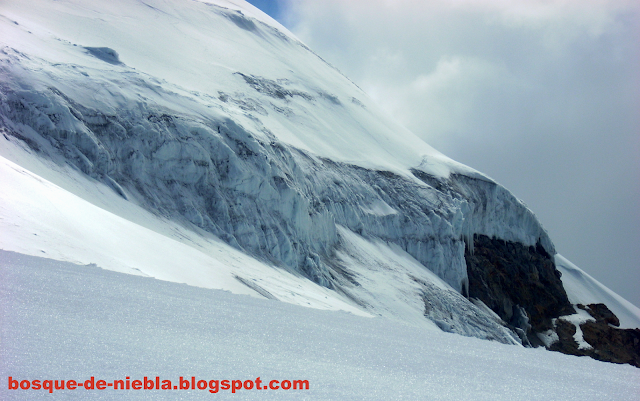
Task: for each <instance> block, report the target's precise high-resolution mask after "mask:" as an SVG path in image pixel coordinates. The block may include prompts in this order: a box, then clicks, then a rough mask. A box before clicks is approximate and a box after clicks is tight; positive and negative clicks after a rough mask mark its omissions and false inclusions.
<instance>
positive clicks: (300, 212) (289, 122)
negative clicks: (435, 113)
mask: <svg viewBox="0 0 640 401" xmlns="http://www.w3.org/2000/svg"><path fill="white" fill-rule="evenodd" d="M36 3H38V7H30V6H27V5H25V4H23V3H21V2H19V1H7V2H4V3H3V4H2V6H0V22H1V25H0V27H1V31H0V33H1V34H0V46H1V48H0V131H2V133H3V135H4V136H5V138H7V139H8V138H10V137H11V138H13V139H15V140H18V141H21V143H23V144H24V146H25V147H26V148H27V149H29V151H31V152H33V154H35V155H37V157H41V158H48V159H51V160H55V161H57V162H59V163H67V164H69V165H71V166H73V168H75V169H76V170H77V171H79V172H81V173H82V174H85V175H87V176H90V177H92V178H93V179H95V180H98V181H100V182H102V183H104V184H106V185H108V186H109V187H110V188H112V190H113V191H114V192H115V193H117V194H118V195H119V196H121V197H122V198H124V199H127V200H129V201H130V202H134V203H137V204H139V205H142V206H143V207H144V208H146V209H148V210H151V211H153V212H154V213H156V214H158V215H161V216H164V217H166V218H168V219H172V220H176V221H179V222H181V223H183V224H185V225H187V226H189V225H193V226H195V227H198V228H199V229H203V230H206V231H208V232H210V233H212V234H214V235H216V236H218V237H219V238H221V239H222V240H224V241H225V242H227V243H228V244H231V245H232V246H234V247H236V248H238V249H240V250H242V251H244V252H246V253H248V254H251V255H253V256H255V257H257V258H259V259H261V260H263V261H264V262H265V263H268V264H271V265H274V266H280V267H284V268H286V269H287V270H289V271H291V272H294V273H296V274H301V275H304V276H305V277H307V278H309V279H310V280H312V281H314V282H315V283H317V284H319V285H321V286H324V287H327V288H329V289H332V290H335V291H336V292H338V293H340V294H344V295H345V296H346V297H347V298H348V299H350V300H351V302H353V303H354V304H356V305H359V306H360V307H362V308H364V309H369V310H373V311H377V310H383V309H385V308H387V309H388V308H389V304H383V303H381V302H382V301H379V299H378V298H377V296H376V292H375V286H374V285H371V286H368V285H367V284H366V282H367V280H366V275H367V273H366V269H374V265H375V264H382V263H383V262H381V260H382V259H380V258H378V259H375V258H374V259H372V260H371V263H370V264H369V266H368V267H367V266H364V267H363V268H362V269H360V270H359V271H358V272H356V271H354V270H353V268H352V266H354V263H356V262H354V263H346V262H345V260H347V259H349V258H352V259H353V255H355V254H358V252H360V251H362V249H364V248H362V247H361V248H358V247H357V246H356V245H354V244H357V243H359V242H358V241H361V240H362V241H365V242H367V241H368V243H369V244H376V243H378V244H385V245H384V246H391V247H397V248H398V249H401V250H402V251H404V252H406V253H407V254H409V255H411V257H413V258H414V259H415V260H416V261H417V262H419V264H421V265H422V266H421V269H423V272H422V273H421V272H417V273H411V274H409V273H406V275H405V276H403V277H410V278H411V279H410V280H409V281H410V283H409V284H406V285H407V286H411V287H410V288H411V291H413V294H414V295H412V298H411V301H407V302H408V303H410V304H412V305H414V304H415V305H414V306H412V308H414V309H415V310H417V311H418V313H421V314H422V315H424V316H426V317H427V318H429V319H431V320H432V321H434V322H435V323H436V324H437V325H438V327H440V328H441V329H443V330H445V331H451V332H456V333H459V334H464V335H471V336H476V337H480V338H490V339H494V340H498V341H502V342H507V343H516V342H522V341H525V342H526V335H525V336H522V335H521V336H519V337H518V336H516V335H515V334H513V333H517V332H518V331H517V330H516V329H519V330H521V331H522V330H524V331H526V330H527V327H528V328H529V329H530V327H531V325H529V326H527V325H528V323H527V322H528V319H529V318H530V317H531V314H532V312H531V311H528V310H525V309H522V307H523V306H525V305H524V304H522V303H520V304H517V303H513V302H512V301H509V302H512V303H513V305H511V304H509V305H508V308H507V309H508V311H506V309H505V314H504V316H498V315H499V314H498V315H496V314H495V313H494V311H491V310H489V308H487V306H486V305H485V303H486V302H488V301H486V300H485V303H483V302H480V301H478V300H475V301H474V302H475V303H472V302H470V301H469V300H468V299H467V297H469V295H470V294H469V290H470V283H469V273H468V271H469V269H470V267H469V266H468V265H469V261H468V259H469V255H473V254H474V248H475V244H476V242H477V240H478V239H481V238H492V239H493V240H494V241H502V242H503V243H514V244H518V245H519V246H522V247H524V249H531V250H534V251H536V252H537V253H539V254H543V255H546V257H547V259H549V258H550V257H551V256H552V255H554V254H555V253H556V252H555V249H554V246H553V244H552V242H551V240H550V239H549V236H548V235H547V233H546V231H545V230H544V228H543V227H542V226H541V225H540V223H539V222H538V220H537V219H536V217H535V216H534V214H533V213H532V212H531V211H530V210H529V209H528V208H527V207H526V206H525V205H524V204H523V203H522V202H521V201H519V200H518V199H516V198H515V197H514V196H513V195H512V194H511V193H510V192H509V191H508V190H506V189H505V188H504V187H502V186H501V185H499V184H498V183H496V182H494V181H493V180H492V179H490V178H489V177H486V176H484V175H483V174H481V173H479V172H477V171H475V170H473V169H471V168H469V167H466V166H463V165H461V164H459V163H457V162H455V161H452V160H450V159H448V158H447V157H445V156H443V155H442V154H440V153H439V152H437V151H435V150H434V149H432V148H431V147H429V146H428V145H427V144H425V143H424V142H422V141H421V140H420V139H418V138H417V137H415V136H414V135H413V134H411V133H410V132H408V131H407V130H406V129H404V128H403V127H401V126H400V125H398V124H397V123H395V122H394V121H393V120H391V119H390V118H388V117H386V116H384V114H383V113H381V112H380V111H379V110H378V109H377V107H376V106H375V104H373V103H372V102H371V100H370V99H369V98H368V97H367V96H366V95H365V94H364V93H363V92H362V91H361V90H360V89H359V88H358V87H357V86H356V85H354V84H353V83H351V82H350V81H349V80H348V79H347V78H345V77H344V76H343V75H342V74H340V72H339V71H337V70H336V69H334V68H333V67H331V66H330V65H329V64H327V63H326V62H324V61H323V60H322V59H321V58H320V57H318V56H317V55H315V54H314V53H313V52H312V51H311V50H310V49H308V48H307V47H306V46H305V45H304V44H302V43H301V42H300V41H298V40H297V39H296V38H295V37H293V35H291V34H290V33H288V32H286V30H285V29H284V28H282V27H281V26H279V25H278V24H277V23H275V22H274V21H271V20H270V19H269V18H268V17H266V16H264V15H262V14H260V13H259V12H258V11H257V10H255V9H252V8H251V6H249V5H247V4H245V5H242V6H237V5H236V4H235V3H237V2H234V3H231V2H226V1H223V0H220V1H215V2H201V1H189V2H187V1H180V2H165V1H162V0H150V1H147V2H135V1H131V0H117V1H113V2H91V1H88V0H73V1H69V2H66V3H64V4H61V3H58V2H54V1H49V0H41V1H37V2H36ZM98 16H99V17H98ZM133 21H135V22H133ZM354 235H355V237H353V236H354ZM362 246H364V245H362ZM380 246H383V245H380ZM486 248H487V247H486V243H485V244H484V245H483V249H484V251H486ZM358 249H359V250H360V251H358ZM532 252H533V251H532ZM465 253H466V255H467V257H466V258H465ZM523 257H524V258H529V259H530V258H531V256H530V255H529V254H527V253H526V252H525V256H523ZM363 258H364V256H363V255H361V257H360V260H362V259H363ZM355 259H357V258H355ZM549 260H550V259H549ZM385 263H386V262H385ZM515 263H517V262H515ZM545 263H546V262H545ZM549 263H550V264H549V265H547V269H551V270H549V271H550V273H548V274H547V273H545V274H546V276H549V277H551V279H554V278H553V277H555V279H554V280H556V282H555V284H554V285H555V287H554V288H556V290H557V292H559V294H556V295H557V297H556V298H557V299H556V298H554V299H555V301H554V302H557V303H558V305H556V306H557V307H555V306H554V307H549V310H551V311H552V312H551V315H548V316H544V319H545V322H546V321H549V320H550V319H551V318H555V317H558V316H559V313H560V312H559V311H560V310H563V308H564V310H566V307H567V306H568V301H567V297H566V294H564V290H563V289H562V285H561V284H558V283H559V275H557V277H556V276H555V273H554V272H555V265H554V264H553V261H551V262H549ZM388 264H392V262H391V261H390V262H388ZM474 266H475V265H474ZM374 270H375V269H374ZM507 270H508V269H507ZM533 270H535V268H533ZM432 273H433V274H435V276H437V277H438V279H437V280H442V283H440V282H438V283H439V284H437V285H436V284H434V283H435V282H436V281H437V280H436V279H430V278H429V277H431V276H430V274H432ZM511 273H513V272H511ZM505 274H507V275H508V274H509V271H507V272H506V273H505ZM514 274H515V273H514ZM418 276H420V277H418ZM546 276H545V277H546ZM434 280H435V281H434ZM471 288H475V287H474V286H473V285H471ZM491 294H493V295H491V297H493V298H491V297H488V298H487V299H493V300H494V301H495V303H496V305H497V304H498V303H500V302H503V298H504V294H502V293H501V294H502V295H496V293H495V292H492V293H491ZM500 297H502V298H500ZM511 298H514V297H511ZM511 298H509V299H511ZM377 302H378V303H377ZM505 302H506V301H505ZM416 305H418V306H416ZM535 305H536V301H535V300H531V302H529V304H527V305H526V307H528V308H535ZM500 307H502V305H500ZM518 308H520V309H518ZM569 308H570V306H569ZM492 309H495V308H492ZM521 309H522V311H523V312H518V311H520V310H521ZM532 310H533V309H532ZM514 311H515V312H516V315H517V313H520V314H521V315H522V316H520V315H517V316H520V317H521V319H520V320H518V319H515V320H513V319H512V318H513V314H514ZM390 313H392V312H390ZM527 314H528V316H527ZM517 316H516V317H517ZM510 319H511V320H512V321H511V322H510V321H509V320H510ZM506 326H508V327H509V328H511V329H512V330H513V332H510V331H509V330H507V329H506ZM548 326H549V325H548V324H543V325H542V326H540V327H541V328H540V330H542V328H544V329H545V330H546V329H548V328H549V327H548Z"/></svg>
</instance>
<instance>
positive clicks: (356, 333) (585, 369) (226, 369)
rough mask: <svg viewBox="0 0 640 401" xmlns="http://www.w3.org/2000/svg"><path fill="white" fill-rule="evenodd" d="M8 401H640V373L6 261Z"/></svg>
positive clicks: (7, 256)
mask: <svg viewBox="0 0 640 401" xmlns="http://www.w3.org/2000/svg"><path fill="white" fill-rule="evenodd" d="M0 277H2V280H0V321H1V322H3V324H2V326H0V330H1V331H0V337H1V338H2V341H3V343H2V344H3V346H2V348H0V376H1V377H2V378H3V379H2V385H0V398H2V399H3V400H31V399H51V398H52V397H53V398H55V399H60V398H65V399H83V400H86V399H103V400H111V399H122V398H123V397H126V398H127V399H132V400H138V399H154V400H156V399H187V400H190V399H204V398H210V397H212V396H215V397H216V398H221V399H246V400H253V399H255V400H258V399H260V400H269V399H285V400H286V399H308V400H337V399H341V400H342V399H350V400H389V399H394V400H402V399H407V400H416V399H434V400H460V399H473V400H492V401H500V400H509V401H513V400H541V399H561V400H576V401H578V400H579V401H587V400H603V399H616V400H637V396H638V393H639V392H640V370H638V369H637V368H634V367H631V366H628V365H616V364H611V363H604V362H599V361H595V360H593V359H590V358H584V357H583V358H579V357H573V356H567V355H563V354H560V353H555V352H548V351H543V350H539V349H526V348H522V347H514V346H509V345H503V344H499V343H496V342H490V341H481V340H478V339H475V338H468V337H462V336H456V335H451V334H447V333H442V332H439V331H432V330H429V329H427V328H425V327H416V326H409V325H402V324H398V323H397V321H392V320H388V319H385V318H374V319H371V318H364V317H358V316H354V315H352V314H347V313H341V312H331V311H321V310H316V309H311V308H302V307H299V306H295V305H290V304H286V303H283V302H277V301H270V300H265V299H258V298H254V297H249V296H246V295H235V294H230V293H228V292H224V291H220V290H212V289H202V288H197V287H192V286H187V285H183V284H182V285H181V284H175V283H170V282H164V281H159V280H154V279H151V278H147V277H141V276H133V275H126V274H121V273H116V272H112V271H107V270H102V269H100V268H99V267H96V266H79V265H72V264H70V263H65V262H55V261H52V260H48V259H42V258H36V257H32V256H25V255H20V254H16V253H11V252H5V251H1V252H0ZM8 376H12V377H14V378H20V379H24V378H30V379H36V378H40V379H47V378H51V379H75V380H80V379H82V380H85V379H87V378H89V377H90V376H95V377H96V379H97V378H104V379H106V380H114V379H124V377H125V376H130V377H131V379H132V380H133V379H135V378H142V377H144V376H151V377H155V376H160V377H161V378H163V379H171V380H177V379H178V377H180V376H185V377H190V376H195V377H196V378H198V379H225V378H226V379H242V380H246V379H255V378H256V377H258V376H259V377H261V378H262V380H269V379H274V378H276V379H280V380H283V379H307V380H309V383H310V390H309V391H304V392H303V391H296V392H294V391H293V390H289V391H262V392H257V391H255V390H254V391H242V392H241V393H236V394H231V393H230V392H229V391H226V392H225V391H221V392H219V393H218V394H215V395H212V394H209V393H208V392H205V391H180V390H174V391H152V392H148V391H127V392H122V391H109V390H105V391H95V390H94V391H86V390H74V391H64V392H56V394H55V395H53V396H51V395H49V394H47V393H45V392H42V391H33V390H29V391H22V390H11V391H9V390H7V386H6V378H7V377H8Z"/></svg>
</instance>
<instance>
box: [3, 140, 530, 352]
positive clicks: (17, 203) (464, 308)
mask: <svg viewBox="0 0 640 401" xmlns="http://www.w3.org/2000/svg"><path fill="white" fill-rule="evenodd" d="M0 140H1V139H0ZM4 145H5V146H3V147H2V148H0V149H2V153H4V155H5V156H7V157H11V158H12V159H14V160H16V161H18V162H20V163H21V164H23V165H26V166H29V168H30V169H31V170H33V171H37V172H39V173H42V174H43V175H45V176H47V177H48V179H51V180H53V181H56V182H58V183H59V184H60V185H64V186H65V187H66V188H68V189H69V191H68V190H65V189H63V188H62V187H61V186H58V185H56V184H53V183H52V182H51V181H48V180H47V179H45V178H43V177H41V176H38V175H36V174H35V173H33V172H31V171H29V170H27V169H25V168H24V167H21V166H19V165H17V164H15V163H13V162H11V161H9V160H8V159H5V158H4V157H0V184H1V185H2V187H3V188H4V189H5V191H3V192H2V193H1V194H0V230H1V231H2V232H3V236H2V237H0V248H1V249H5V250H11V251H16V252H20V253H24V254H28V255H34V256H45V257H48V258H52V259H56V260H63V261H71V262H75V263H82V264H89V263H96V264H98V265H100V266H104V268H106V269H109V270H114V271H118V272H124V273H128V274H135V275H142V276H147V277H154V278H157V279H161V280H167V281H173V282H177V283H186V284H189V285H195V286H198V287H204V288H213V289H224V290H227V291H231V292H233V293H236V294H248V295H252V296H256V297H266V298H269V299H277V300H280V301H283V302H288V303H292V304H296V305H302V306H307V307H312V308H317V309H330V310H343V311H348V312H350V313H354V314H357V315H362V316H385V317H387V318H390V319H394V320H399V321H401V322H403V323H405V324H406V323H408V324H412V325H416V326H422V327H426V328H429V329H431V330H440V329H442V330H445V331H448V332H453V333H458V334H462V335H466V336H474V337H478V338H484V339H491V340H496V341H499V342H502V343H507V344H519V343H520V341H519V340H518V339H517V338H514V336H513V334H512V333H511V332H510V331H508V330H507V329H506V328H505V327H503V326H502V324H500V323H499V319H498V321H496V319H495V318H494V316H493V314H492V313H490V312H487V311H486V310H485V309H483V308H477V307H476V306H475V305H474V304H472V303H470V302H469V301H468V300H467V299H465V298H464V297H463V296H462V295H460V294H459V293H458V292H457V291H455V290H454V289H453V288H451V287H450V286H449V285H448V284H447V283H446V282H444V281H443V280H442V279H440V278H439V277H438V276H437V275H436V274H434V273H433V272H431V271H430V270H428V269H425V267H424V266H423V265H422V264H421V263H420V262H418V261H417V260H415V259H414V258H413V257H411V256H410V255H409V254H407V253H406V252H405V251H403V250H402V249H401V248H400V247H399V246H397V245H394V244H389V243H386V242H384V241H382V240H380V239H376V238H375V237H374V238H364V237H362V236H359V235H357V234H355V233H353V232H351V231H350V230H348V229H346V228H344V227H338V235H339V237H340V242H341V247H340V250H339V251H338V252H337V253H336V257H335V261H334V262H333V263H335V264H336V265H337V266H338V267H339V268H340V269H342V270H343V271H346V272H348V273H347V274H348V275H350V276H352V277H353V279H352V280H351V281H349V280H343V281H342V282H340V283H339V286H338V287H337V290H336V291H331V290H329V289H327V288H324V287H322V286H319V285H317V284H315V283H313V282H311V281H309V280H307V279H304V278H302V277H300V276H299V275H297V274H295V272H288V271H286V270H284V269H282V268H277V267H275V266H273V265H270V264H268V263H265V261H260V260H257V259H255V258H252V257H250V256H248V255H246V254H245V253H242V252H240V251H238V250H237V249H235V248H233V247H231V246H229V245H227V244H225V243H224V242H222V241H220V240H219V239H217V238H215V237H213V236H211V235H210V234H207V233H205V232H202V231H200V232H199V233H198V232H195V231H193V227H192V229H188V228H186V227H184V226H181V225H179V224H176V223H175V222H171V221H168V220H164V219H161V218H159V217H158V216H155V215H152V214H150V213H149V212H148V211H146V210H144V209H142V208H140V207H139V206H136V205H133V204H132V203H131V202H128V201H125V200H124V199H123V198H122V197H120V196H118V194H117V193H115V192H114V191H112V190H110V188H108V187H106V186H105V185H104V184H101V183H98V182H95V181H92V180H89V179H87V178H85V177H83V176H82V175H80V174H78V173H77V172H74V171H72V170H71V169H69V168H68V167H64V166H58V165H56V164H55V163H53V162H45V161H43V160H41V159H40V158H38V157H33V155H30V154H28V153H27V152H25V150H24V149H22V148H21V147H20V146H18V145H14V144H13V143H12V142H5V143H4ZM71 191H73V192H75V193H72V192H71ZM356 280H357V281H356ZM425 302H427V303H428V304H429V305H430V306H429V311H428V313H427V317H428V318H425V307H426V306H425ZM434 322H435V323H434Z"/></svg>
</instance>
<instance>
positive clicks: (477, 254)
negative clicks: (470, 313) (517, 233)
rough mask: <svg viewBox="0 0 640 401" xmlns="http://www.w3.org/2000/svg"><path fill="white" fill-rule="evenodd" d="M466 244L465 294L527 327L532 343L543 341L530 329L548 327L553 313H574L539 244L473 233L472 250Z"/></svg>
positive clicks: (513, 324)
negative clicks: (525, 244) (466, 291)
mask: <svg viewBox="0 0 640 401" xmlns="http://www.w3.org/2000/svg"><path fill="white" fill-rule="evenodd" d="M469 248H470V247H467V250H466V251H465V260H466V263H467V273H468V276H469V296H470V297H474V298H478V299H480V300H481V301H482V302H484V303H485V304H486V305H487V306H488V307H489V308H491V309H492V310H493V311H494V312H495V313H497V314H498V316H500V317H501V318H502V319H503V320H504V321H505V322H507V323H509V325H510V326H511V328H512V329H513V330H514V331H515V332H516V333H517V332H518V331H519V330H516V329H520V330H522V331H524V332H526V333H527V335H528V338H529V341H530V342H531V344H532V345H541V343H540V340H539V339H538V338H537V336H535V335H533V334H534V333H540V332H543V331H546V330H549V329H551V328H552V327H553V325H552V319H553V318H556V317H558V316H562V315H569V314H573V313H575V311H574V309H573V307H572V306H571V304H570V303H569V300H568V298H567V294H566V292H565V290H564V287H563V286H562V282H561V281H560V274H559V272H558V271H557V270H556V267H555V264H554V261H553V259H552V258H551V256H550V255H549V254H548V253H547V252H546V251H545V250H544V248H543V247H542V246H535V247H534V246H529V247H527V246H524V245H522V244H519V243H515V242H509V241H502V240H499V239H495V238H489V237H487V236H484V235H476V236H475V237H474V247H473V249H474V250H473V252H471V251H470V250H469ZM525 314H526V316H525ZM520 335H521V334H520Z"/></svg>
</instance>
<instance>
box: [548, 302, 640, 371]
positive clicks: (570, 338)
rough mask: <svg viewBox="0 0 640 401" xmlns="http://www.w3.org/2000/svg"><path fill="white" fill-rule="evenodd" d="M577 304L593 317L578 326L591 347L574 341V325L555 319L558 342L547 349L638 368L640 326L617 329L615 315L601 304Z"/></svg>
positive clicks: (639, 364) (618, 323)
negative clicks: (581, 345)
mask: <svg viewBox="0 0 640 401" xmlns="http://www.w3.org/2000/svg"><path fill="white" fill-rule="evenodd" d="M577 307H578V308H579V309H582V310H585V311H587V312H589V315H591V317H592V318H593V320H589V321H587V322H585V323H583V324H580V325H579V327H580V330H581V331H582V338H583V339H584V341H585V342H586V343H588V345H589V346H590V347H580V346H579V345H578V343H577V342H576V340H575V333H576V331H577V328H576V326H574V325H573V324H572V323H570V322H568V321H565V320H562V319H559V320H558V321H556V332H557V334H558V341H556V342H555V343H553V344H551V346H550V347H549V349H550V350H552V351H559V352H562V353H565V354H569V355H578V356H589V357H591V358H594V359H597V360H600V361H605V362H613V363H628V364H630V365H633V366H636V367H639V368H640V329H637V328H636V329H619V328H617V326H619V325H620V322H619V320H618V317H617V316H616V315H615V314H613V312H611V311H610V310H609V308H607V306H606V305H604V304H590V305H586V306H585V305H580V304H578V305H577ZM614 326H615V327H614Z"/></svg>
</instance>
